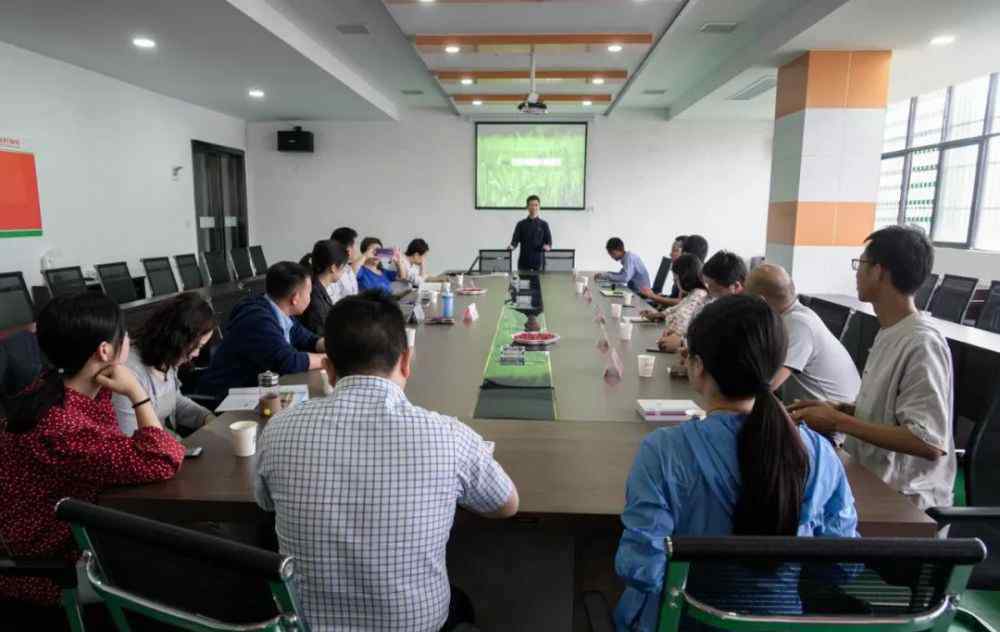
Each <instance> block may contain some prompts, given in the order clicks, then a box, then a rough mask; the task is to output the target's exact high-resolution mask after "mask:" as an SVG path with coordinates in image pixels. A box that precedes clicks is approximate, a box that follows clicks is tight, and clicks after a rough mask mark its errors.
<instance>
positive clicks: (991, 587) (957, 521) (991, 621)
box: [927, 506, 1000, 632]
mask: <svg viewBox="0 0 1000 632" xmlns="http://www.w3.org/2000/svg"><path fill="white" fill-rule="evenodd" d="M927 514H928V515H929V516H930V517H931V518H933V519H934V520H935V521H936V522H937V523H938V526H939V527H941V528H942V530H943V529H944V528H945V527H948V530H947V536H948V537H949V538H978V539H979V540H981V541H982V542H983V544H985V545H986V550H987V551H988V555H987V558H986V561H985V562H983V563H981V564H977V565H976V567H975V568H973V569H972V575H971V576H970V577H969V582H968V590H966V591H965V594H963V595H962V601H961V603H960V604H959V609H958V612H957V613H956V617H955V619H956V621H957V622H961V623H963V624H965V628H964V629H966V630H970V629H971V630H977V631H978V630H982V631H983V632H994V631H995V630H996V627H995V626H996V624H997V613H1000V507H997V506H992V507H932V508H931V509H928V510H927Z"/></svg>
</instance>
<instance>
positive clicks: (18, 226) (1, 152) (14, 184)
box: [0, 137, 42, 238]
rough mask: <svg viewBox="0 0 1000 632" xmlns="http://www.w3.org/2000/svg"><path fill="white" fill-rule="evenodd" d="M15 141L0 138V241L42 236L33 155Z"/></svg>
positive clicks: (19, 142) (18, 141) (40, 212)
mask: <svg viewBox="0 0 1000 632" xmlns="http://www.w3.org/2000/svg"><path fill="white" fill-rule="evenodd" d="M21 146H22V143H21V141H20V140H18V139H15V138H7V137H0V238H3V237H37V236H39V235H41V234H42V209H41V205H40V204H39V202H38V177H37V175H36V173H35V155H34V154H32V153H28V152H26V151H24V150H23V149H21Z"/></svg>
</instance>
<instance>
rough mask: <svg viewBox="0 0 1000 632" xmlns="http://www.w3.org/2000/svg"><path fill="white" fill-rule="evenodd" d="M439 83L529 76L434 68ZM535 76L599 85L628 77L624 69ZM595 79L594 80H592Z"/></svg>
mask: <svg viewBox="0 0 1000 632" xmlns="http://www.w3.org/2000/svg"><path fill="white" fill-rule="evenodd" d="M432 72H433V73H434V76H435V77H437V78H438V81H440V82H441V83H449V84H450V83H461V82H462V80H463V79H471V80H472V81H473V82H474V83H477V84H481V83H524V82H526V81H528V80H529V79H530V78H531V73H530V72H529V71H527V70H434V71H432ZM535 78H536V79H537V80H538V81H539V82H541V83H552V82H567V83H580V84H592V85H600V84H602V83H608V84H612V83H622V82H623V81H625V80H626V79H627V78H628V71H626V70H606V69H605V70H601V69H593V70H539V71H536V72H535ZM595 79H597V81H596V82H595V81H594V80H595Z"/></svg>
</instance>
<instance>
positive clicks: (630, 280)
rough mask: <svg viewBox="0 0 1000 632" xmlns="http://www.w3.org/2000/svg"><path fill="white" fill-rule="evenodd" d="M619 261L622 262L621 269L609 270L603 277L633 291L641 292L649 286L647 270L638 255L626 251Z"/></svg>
mask: <svg viewBox="0 0 1000 632" xmlns="http://www.w3.org/2000/svg"><path fill="white" fill-rule="evenodd" d="M620 263H621V264H622V269H621V271H620V272H609V273H607V274H606V275H605V278H607V279H608V280H609V281H611V282H612V283H620V284H622V285H627V286H628V288H629V289H630V290H632V291H633V292H641V291H642V290H644V289H647V288H649V287H651V285H650V283H649V272H647V271H646V264H644V263H643V262H642V259H640V258H639V256H638V255H636V254H635V253H631V252H626V253H625V256H624V257H622V259H621V261H620Z"/></svg>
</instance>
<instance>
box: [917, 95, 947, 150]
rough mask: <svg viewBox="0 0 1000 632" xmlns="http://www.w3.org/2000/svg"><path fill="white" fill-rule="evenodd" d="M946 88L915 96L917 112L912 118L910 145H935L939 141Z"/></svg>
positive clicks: (942, 123) (942, 124) (942, 125)
mask: <svg viewBox="0 0 1000 632" xmlns="http://www.w3.org/2000/svg"><path fill="white" fill-rule="evenodd" d="M947 98H948V91H947V90H938V91H937V92H931V93H930V94H924V95H921V96H920V97H919V98H917V113H916V115H915V116H914V118H913V140H912V141H911V142H910V145H909V146H910V147H923V146H924V145H936V144H937V143H940V142H941V129H942V128H943V127H944V105H945V101H946V100H947Z"/></svg>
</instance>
